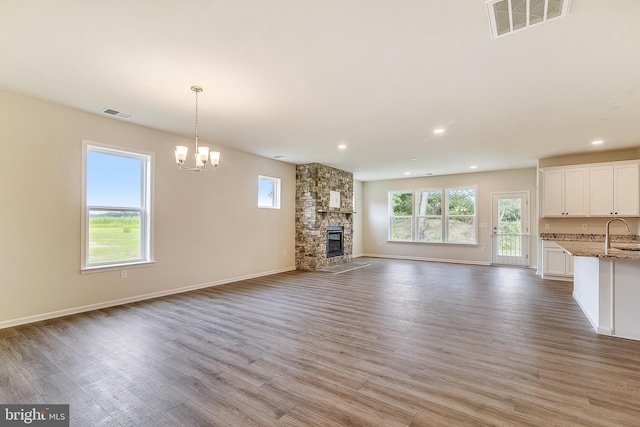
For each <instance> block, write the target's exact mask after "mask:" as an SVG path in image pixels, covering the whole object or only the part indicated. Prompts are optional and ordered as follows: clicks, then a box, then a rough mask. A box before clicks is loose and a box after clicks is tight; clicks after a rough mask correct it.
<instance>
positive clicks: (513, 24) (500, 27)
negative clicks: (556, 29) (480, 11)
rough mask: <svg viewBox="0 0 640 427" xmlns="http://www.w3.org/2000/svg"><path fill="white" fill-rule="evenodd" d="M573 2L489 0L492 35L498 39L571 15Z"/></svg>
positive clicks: (565, 0)
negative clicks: (570, 8) (570, 4)
mask: <svg viewBox="0 0 640 427" xmlns="http://www.w3.org/2000/svg"><path fill="white" fill-rule="evenodd" d="M570 2H571V0H489V1H487V12H488V13H489V23H490V25H491V35H492V36H493V38H494V39H495V38H498V37H501V36H504V35H507V34H511V33H513V32H514V31H518V30H523V29H525V28H529V27H530V26H532V25H535V24H539V23H541V22H545V21H548V20H550V19H553V18H557V17H559V16H565V15H566V14H567V13H569V3H570Z"/></svg>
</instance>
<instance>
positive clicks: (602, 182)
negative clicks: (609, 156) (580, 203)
mask: <svg viewBox="0 0 640 427" xmlns="http://www.w3.org/2000/svg"><path fill="white" fill-rule="evenodd" d="M589 215H591V216H612V215H613V216H615V215H618V216H639V215H640V165H638V163H618V164H613V165H601V166H594V167H591V168H590V170H589Z"/></svg>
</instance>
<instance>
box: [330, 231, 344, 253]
mask: <svg viewBox="0 0 640 427" xmlns="http://www.w3.org/2000/svg"><path fill="white" fill-rule="evenodd" d="M342 233H343V228H342V227H338V226H329V227H327V258H332V257H336V256H342V255H343V237H342Z"/></svg>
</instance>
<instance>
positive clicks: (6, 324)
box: [0, 267, 296, 329]
mask: <svg viewBox="0 0 640 427" xmlns="http://www.w3.org/2000/svg"><path fill="white" fill-rule="evenodd" d="M295 269H296V268H295V267H286V268H282V269H278V270H271V271H265V272H262V273H255V274H248V275H246V276H239V277H233V278H229V279H223V280H217V281H215V282H207V283H199V284H197V285H190V286H184V287H182V288H176V289H169V290H165V291H159V292H152V293H150V294H144V295H136V296H132V297H127V298H121V299H117V300H111V301H105V302H99V303H96V304H89V305H83V306H81V307H72V308H66V309H64V310H57V311H50V312H48V313H42V314H36V315H33V316H26V317H19V318H17V319H10V320H4V321H1V322H0V329H4V328H10V327H13V326H19V325H25V324H28V323H34V322H40V321H42V320H49V319H55V318H56V317H63V316H69V315H72V314H78V313H84V312H87V311H92V310H99V309H102V308H108V307H114V306H117V305H123V304H130V303H132V302H138V301H144V300H148V299H153V298H160V297H165V296H168V295H175V294H180V293H183V292H189V291H195V290H197V289H203V288H209V287H211V286H219V285H224V284H227V283H232V282H238V281H241V280H248V279H254V278H256V277H263V276H270V275H272V274H277V273H284V272H287V271H293V270H295Z"/></svg>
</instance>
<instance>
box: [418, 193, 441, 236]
mask: <svg viewBox="0 0 640 427" xmlns="http://www.w3.org/2000/svg"><path fill="white" fill-rule="evenodd" d="M426 192H428V193H440V203H441V204H442V206H440V215H420V214H419V212H420V209H419V206H418V204H419V203H420V197H419V194H420V193H426ZM415 200H416V201H415V210H414V214H415V217H416V225H415V229H416V241H417V242H425V243H442V242H444V241H445V236H446V235H445V231H444V215H443V210H444V208H445V207H446V202H445V192H444V189H443V188H427V189H420V190H416V191H415ZM421 218H424V219H425V221H426V220H427V219H428V218H440V240H439V241H430V240H424V239H421V238H420V236H419V234H418V231H419V230H420V227H419V225H420V219H421Z"/></svg>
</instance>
